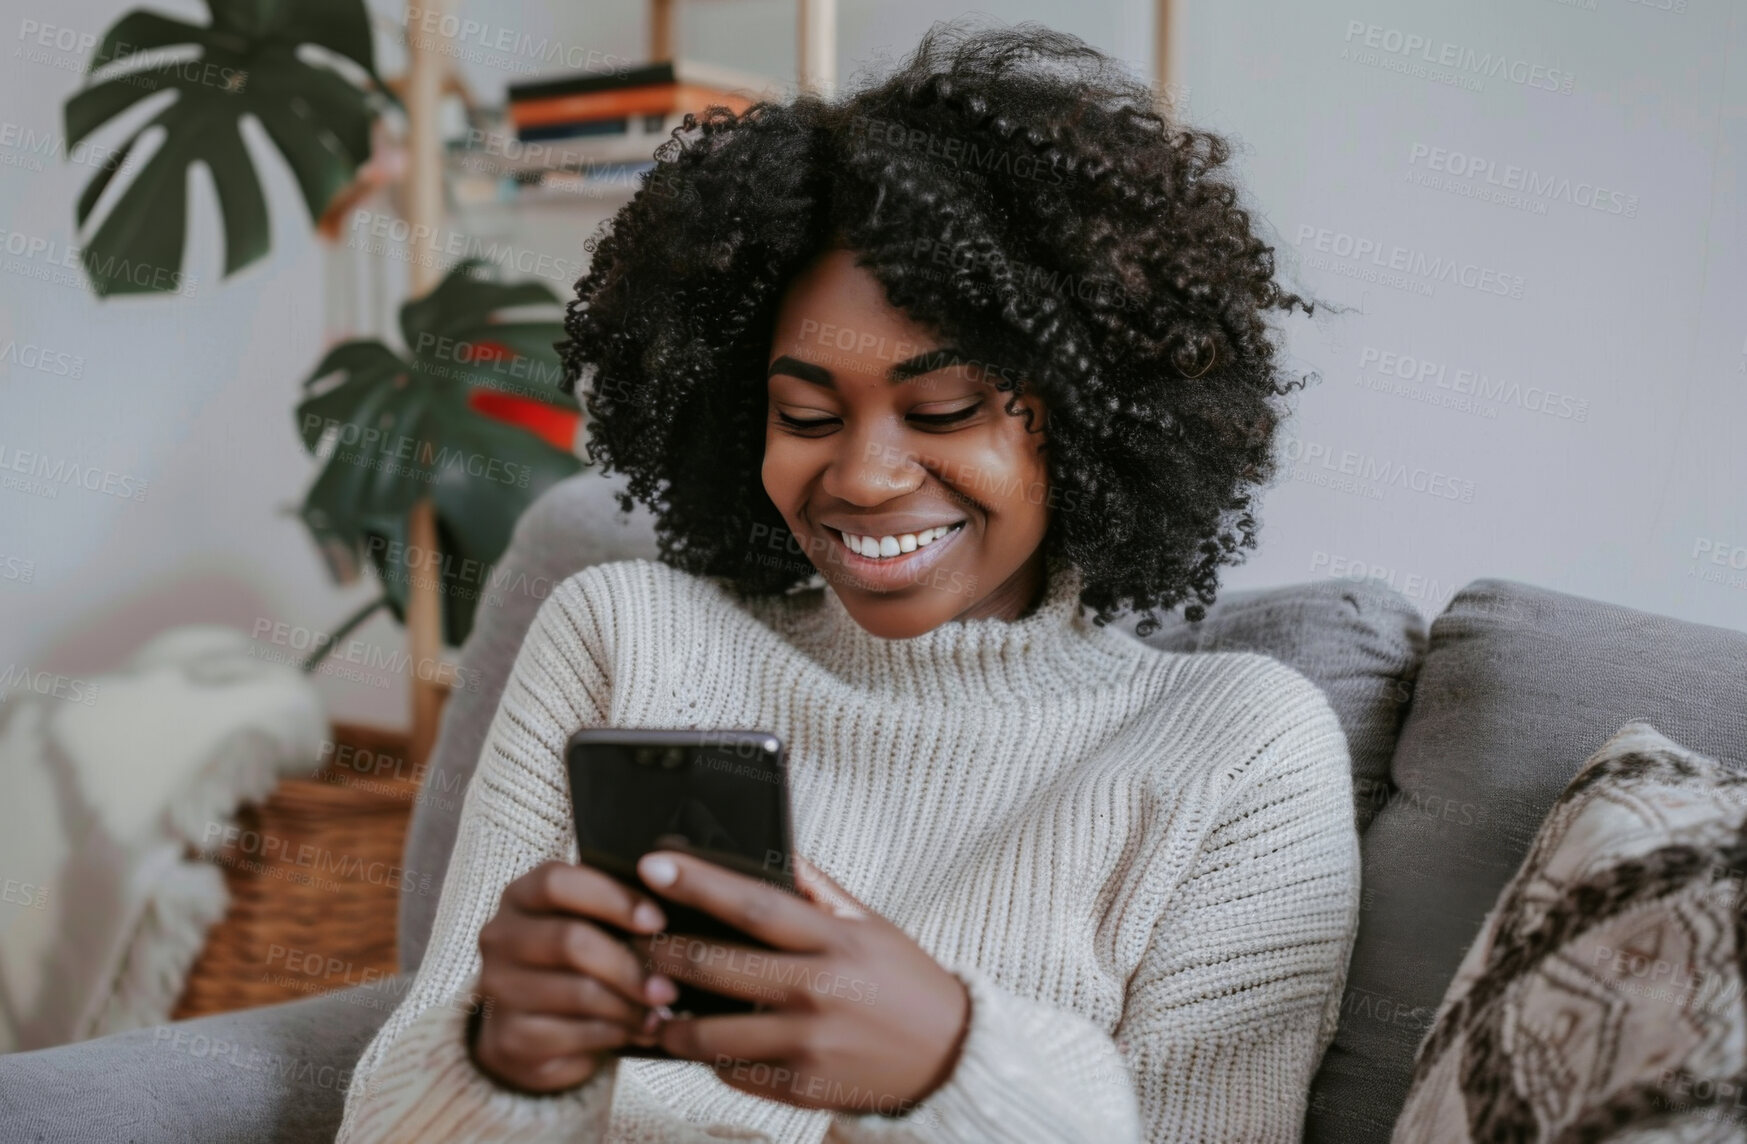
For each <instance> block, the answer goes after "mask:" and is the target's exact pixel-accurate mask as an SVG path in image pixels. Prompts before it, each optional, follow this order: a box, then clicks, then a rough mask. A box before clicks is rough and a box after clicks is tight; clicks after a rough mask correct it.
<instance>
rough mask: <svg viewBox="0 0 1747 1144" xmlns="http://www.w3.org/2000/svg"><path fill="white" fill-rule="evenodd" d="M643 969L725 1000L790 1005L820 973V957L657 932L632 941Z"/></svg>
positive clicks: (688, 935) (691, 935)
mask: <svg viewBox="0 0 1747 1144" xmlns="http://www.w3.org/2000/svg"><path fill="white" fill-rule="evenodd" d="M632 948H633V949H635V950H636V951H637V952H638V953H639V954H641V955H642V956H643V969H644V971H645V972H648V973H659V974H662V975H664V976H666V977H670V978H672V979H673V980H675V981H683V982H685V983H686V984H688V985H695V986H697V987H698V988H700V989H707V990H709V991H710V992H711V993H719V994H721V995H722V996H724V997H737V998H739V999H740V1000H742V1001H761V1002H764V1003H765V1004H768V1005H776V1006H779V1007H784V1008H786V1007H791V1006H793V1005H794V1004H795V1003H796V1001H797V999H798V998H799V997H800V996H801V995H802V994H805V993H807V991H808V990H809V989H810V988H811V987H812V983H813V981H814V979H815V978H817V977H818V976H819V975H820V972H821V967H820V965H819V959H818V958H816V957H812V956H807V955H801V956H796V955H792V954H785V953H780V952H776V951H772V950H768V949H763V948H760V947H758V946H751V945H741V944H739V943H737V942H724V941H717V940H715V939H713V938H705V937H699V936H697V935H696V934H684V933H658V934H656V935H655V936H653V937H640V938H635V939H633V942H632Z"/></svg>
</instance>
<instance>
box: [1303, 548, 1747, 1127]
mask: <svg viewBox="0 0 1747 1144" xmlns="http://www.w3.org/2000/svg"><path fill="white" fill-rule="evenodd" d="M1413 690H1414V694H1413V698H1412V701H1411V702H1410V704H1409V708H1408V715H1407V720H1406V722H1405V724H1404V725H1403V726H1402V729H1401V738H1400V741H1399V742H1398V744H1397V746H1396V750H1395V756H1394V758H1393V760H1392V761H1391V763H1390V779H1391V781H1392V782H1393V784H1394V786H1395V788H1396V790H1395V792H1394V793H1393V794H1392V795H1390V797H1389V800H1388V803H1387V805H1385V806H1384V807H1383V808H1382V809H1381V810H1379V811H1378V813H1377V816H1376V818H1375V819H1374V820H1373V821H1372V823H1371V826H1370V828H1369V829H1368V830H1367V831H1366V832H1365V834H1364V836H1363V839H1362V841H1363V851H1364V892H1363V895H1362V899H1361V915H1360V922H1359V937H1358V941H1357V943H1356V945H1355V947H1354V950H1353V958H1352V961H1351V963H1350V965H1349V970H1348V977H1347V990H1346V998H1345V1001H1344V1006H1343V1011H1342V1014H1341V1024H1340V1028H1339V1030H1338V1032H1337V1033H1336V1035H1335V1041H1334V1044H1333V1045H1332V1046H1331V1047H1330V1049H1329V1051H1328V1053H1327V1054H1325V1055H1324V1057H1323V1061H1322V1067H1321V1069H1320V1070H1319V1072H1318V1074H1317V1077H1316V1080H1315V1082H1314V1084H1313V1085H1312V1089H1311V1107H1310V1113H1309V1116H1308V1118H1307V1121H1306V1136H1305V1139H1306V1140H1309V1141H1341V1142H1342V1144H1346V1142H1349V1141H1350V1142H1355V1144H1365V1142H1368V1141H1375V1142H1382V1141H1386V1140H1388V1139H1389V1135H1390V1131H1391V1128H1392V1127H1393V1125H1394V1122H1395V1119H1396V1117H1397V1115H1398V1114H1399V1113H1400V1111H1401V1107H1402V1103H1403V1100H1404V1099H1405V1097H1406V1095H1407V1089H1408V1082H1409V1078H1410V1075H1411V1073H1412V1068H1413V1056H1414V1050H1415V1048H1416V1047H1417V1046H1418V1044H1419V1042H1420V1039H1421V1038H1422V1037H1423V1036H1424V1035H1425V1032H1426V1030H1427V1029H1428V1028H1429V1026H1430V1024H1431V1019H1432V1016H1433V1015H1434V1013H1435V1012H1436V1010H1437V1006H1438V1002H1439V999H1440V998H1441V997H1442V996H1443V994H1444V990H1445V988H1446V987H1447V986H1448V985H1449V984H1450V981H1451V979H1452V977H1454V975H1455V972H1456V968H1457V966H1458V964H1459V963H1460V962H1461V960H1462V957H1463V954H1464V953H1465V952H1466V951H1467V949H1468V947H1469V945H1470V944H1471V943H1472V942H1473V941H1474V939H1475V936H1476V934H1478V933H1479V931H1480V925H1481V922H1482V921H1483V919H1484V918H1485V916H1486V913H1487V911H1488V910H1490V909H1491V908H1492V906H1493V904H1494V902H1496V901H1497V899H1498V895H1499V892H1500V891H1501V890H1502V889H1503V888H1504V885H1505V883H1506V882H1507V881H1508V880H1509V879H1510V877H1511V875H1512V874H1513V873H1514V872H1515V871H1516V869H1517V867H1518V865H1519V864H1520V863H1521V862H1522V860H1523V856H1524V855H1525V854H1526V853H1527V851H1528V847H1529V842H1530V841H1531V840H1532V839H1533V838H1534V837H1535V833H1536V831H1538V830H1539V829H1540V826H1541V823H1542V821H1543V820H1544V819H1545V817H1546V815H1547V811H1548V810H1549V809H1550V808H1551V807H1552V805H1553V802H1554V800H1555V799H1556V798H1557V797H1558V795H1559V792H1560V791H1562V790H1564V789H1565V785H1566V784H1567V783H1568V782H1570V780H1571V777H1572V775H1573V774H1575V773H1576V771H1577V768H1578V766H1579V765H1580V764H1581V763H1582V761H1583V760H1584V759H1585V758H1587V757H1588V756H1589V755H1590V754H1591V753H1593V752H1594V751H1595V749H1596V748H1597V747H1599V746H1600V745H1601V744H1602V743H1603V742H1605V741H1606V740H1607V739H1608V738H1609V737H1610V736H1611V735H1612V734H1613V733H1614V732H1615V731H1616V730H1617V729H1618V728H1619V727H1620V726H1621V725H1623V724H1625V723H1628V722H1631V721H1633V720H1643V721H1645V722H1648V723H1651V724H1653V725H1654V726H1655V727H1656V728H1657V729H1658V730H1660V731H1662V732H1663V733H1664V734H1666V735H1667V736H1668V737H1669V738H1671V739H1674V740H1676V741H1678V742H1680V743H1682V744H1684V745H1686V746H1687V747H1688V748H1690V749H1691V750H1694V751H1696V752H1698V753H1700V754H1703V755H1708V756H1710V757H1712V758H1715V759H1719V760H1722V761H1723V762H1725V763H1727V764H1730V765H1734V766H1743V765H1747V759H1744V758H1743V753H1744V752H1747V633H1742V632H1737V631H1731V630H1728V629H1726V628H1716V627H1709V626H1706V625H1702V624H1693V623H1686V622H1683V621H1680V620H1675V619H1672V618H1669V617H1667V616H1659V615H1653V614H1651V613H1647V612H1640V611H1636V610H1633V609H1631V608H1624V607H1620V606H1618V605H1614V604H1604V603H1601V602H1599V601H1595V600H1589V599H1584V598H1582V597H1579V596H1572V595H1567V594H1565V593H1561V592H1554V591H1551V590H1549V589H1545V588H1537V587H1533V586H1530V585H1527V584H1520V583H1516V582H1513V581H1508V580H1496V579H1486V580H1476V581H1474V582H1473V583H1472V584H1469V585H1468V586H1467V587H1466V588H1464V589H1463V590H1462V591H1461V592H1459V593H1457V595H1456V597H1455V598H1454V599H1453V600H1452V601H1451V602H1450V605H1449V607H1447V608H1446V609H1445V610H1444V613H1443V614H1442V615H1441V616H1439V617H1438V618H1437V619H1436V620H1435V621H1434V622H1433V624H1432V627H1431V642H1430V644H1429V646H1428V648H1427V650H1426V656H1425V661H1424V663H1423V664H1422V665H1421V667H1420V672H1419V678H1418V681H1417V683H1416V684H1415V686H1414V689H1413Z"/></svg>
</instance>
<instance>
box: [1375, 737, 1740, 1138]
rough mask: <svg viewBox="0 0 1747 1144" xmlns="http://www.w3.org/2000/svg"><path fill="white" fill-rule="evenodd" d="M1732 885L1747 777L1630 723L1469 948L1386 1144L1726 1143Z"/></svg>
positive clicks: (1734, 1009) (1575, 789) (1735, 1027)
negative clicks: (1548, 1143)
mask: <svg viewBox="0 0 1747 1144" xmlns="http://www.w3.org/2000/svg"><path fill="white" fill-rule="evenodd" d="M1744 879H1747V776H1742V775H1740V774H1737V773H1735V772H1733V771H1730V770H1728V769H1727V768H1725V767H1724V766H1723V765H1722V764H1720V763H1718V762H1716V761H1714V760H1712V759H1708V758H1705V757H1704V756H1702V755H1699V754H1696V753H1694V752H1692V751H1689V750H1687V749H1685V748H1684V747H1681V746H1680V745H1678V744H1676V743H1674V742H1672V741H1670V740H1669V739H1667V738H1666V737H1664V736H1663V735H1661V734H1660V733H1659V732H1657V730H1656V729H1655V728H1654V727H1652V726H1651V725H1650V724H1648V723H1644V722H1631V723H1627V724H1626V725H1625V726H1624V727H1622V728H1621V729H1620V730H1619V732H1618V733H1616V734H1615V735H1614V736H1613V737H1612V738H1610V739H1609V740H1608V741H1607V742H1606V743H1605V744H1603V745H1602V747H1601V749H1600V750H1598V751H1597V752H1596V753H1595V754H1594V755H1592V756H1591V757H1590V758H1589V760H1588V761H1587V762H1585V763H1584V765H1583V768H1582V769H1581V770H1580V771H1578V773H1577V775H1576V777H1575V778H1573V779H1572V780H1571V782H1570V784H1569V785H1568V786H1567V787H1566V788H1565V790H1564V792H1563V793H1562V794H1561V795H1560V796H1559V798H1558V799H1557V801H1555V802H1554V804H1553V808H1552V810H1551V812H1550V813H1549V814H1548V815H1547V818H1546V821H1545V822H1544V823H1543V824H1542V826H1541V829H1540V831H1539V832H1538V833H1537V834H1536V836H1535V839H1534V841H1533V843H1532V844H1531V846H1530V849H1529V853H1528V856H1527V857H1526V858H1525V859H1524V860H1523V863H1522V866H1521V867H1520V868H1519V869H1518V871H1517V873H1516V875H1515V877H1513V878H1512V879H1511V880H1510V882H1509V883H1508V884H1507V885H1506V886H1505V889H1504V892H1503V894H1502V895H1501V896H1500V898H1499V900H1498V904H1497V905H1496V906H1495V907H1494V908H1493V910H1492V912H1491V913H1489V914H1488V915H1487V917H1486V921H1485V924H1484V925H1483V926H1482V928H1481V931H1480V936H1479V937H1478V938H1477V939H1476V940H1475V942H1474V944H1473V945H1472V946H1470V947H1469V949H1468V952H1467V956H1466V957H1465V958H1464V959H1463V961H1462V965H1461V968H1460V969H1459V970H1458V971H1457V973H1456V976H1455V979H1454V980H1453V981H1452V982H1451V983H1450V987H1449V990H1448V991H1447V992H1446V993H1445V995H1444V999H1443V1002H1442V1004H1441V1005H1440V1006H1439V1008H1438V1011H1437V1014H1436V1016H1435V1018H1434V1020H1433V1024H1432V1028H1431V1030H1430V1031H1429V1032H1428V1033H1427V1034H1426V1037H1425V1039H1424V1041H1423V1042H1422V1043H1421V1045H1420V1049H1419V1053H1418V1055H1417V1057H1416V1058H1415V1062H1414V1074H1413V1084H1412V1087H1411V1089H1410V1090H1409V1092H1408V1098H1407V1105H1406V1107H1405V1108H1404V1109H1403V1110H1402V1113H1401V1116H1400V1118H1399V1119H1398V1120H1397V1121H1396V1124H1395V1131H1394V1134H1393V1136H1392V1137H1391V1142H1392V1144H1478V1142H1481V1141H1495V1140H1510V1141H1522V1142H1530V1141H1580V1140H1585V1141H1587V1140H1598V1141H1599V1140H1608V1141H1616V1142H1617V1141H1623V1140H1628V1139H1630V1140H1640V1139H1641V1140H1652V1139H1654V1140H1669V1141H1675V1140H1678V1141H1687V1142H1691V1141H1723V1140H1730V1141H1736V1140H1740V1139H1742V1138H1743V1135H1742V1134H1743V1130H1744V1129H1747V1089H1744V1088H1743V1086H1744V1085H1747V999H1744V998H1743V994H1742V980H1743V959H1744V958H1747V924H1744V919H1743V916H1742V906H1743V902H1744V898H1743V887H1744V885H1747V882H1744Z"/></svg>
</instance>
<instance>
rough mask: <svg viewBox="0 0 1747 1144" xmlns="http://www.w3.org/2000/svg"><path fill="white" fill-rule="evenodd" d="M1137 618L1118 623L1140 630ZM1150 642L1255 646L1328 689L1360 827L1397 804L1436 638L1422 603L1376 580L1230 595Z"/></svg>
mask: <svg viewBox="0 0 1747 1144" xmlns="http://www.w3.org/2000/svg"><path fill="white" fill-rule="evenodd" d="M1136 622H1137V619H1136V617H1133V616H1125V617H1123V618H1122V619H1121V620H1119V621H1117V623H1118V626H1120V627H1122V628H1124V629H1125V630H1127V631H1129V632H1132V631H1133V630H1134V628H1135V626H1136ZM1145 639H1146V642H1147V643H1149V644H1151V645H1153V646H1154V647H1158V648H1162V649H1164V650H1165V651H1178V652H1196V651H1251V652H1260V653H1262V654H1264V655H1269V656H1272V657H1273V658H1275V659H1277V660H1280V661H1281V662H1282V663H1284V664H1286V665H1287V666H1288V667H1291V668H1294V669H1296V670H1297V671H1298V672H1299V674H1301V675H1303V676H1304V677H1305V678H1306V679H1309V680H1310V681H1311V682H1312V683H1314V684H1316V685H1317V686H1318V687H1320V688H1322V691H1323V694H1324V695H1326V696H1327V697H1328V701H1329V706H1331V707H1333V708H1334V711H1335V715H1336V716H1337V717H1339V719H1340V721H1341V728H1342V729H1343V730H1344V731H1346V733H1347V750H1348V753H1349V754H1350V755H1351V756H1352V764H1353V799H1354V802H1355V806H1354V813H1355V814H1356V815H1357V817H1358V822H1359V829H1360V830H1361V831H1363V830H1364V829H1365V828H1366V826H1367V825H1368V824H1369V823H1370V821H1371V818H1372V816H1373V815H1374V814H1375V813H1376V812H1377V808H1378V807H1380V806H1382V805H1384V804H1385V803H1386V802H1387V801H1388V796H1389V793H1390V789H1391V788H1390V787H1389V759H1390V757H1391V756H1392V755H1393V754H1394V753H1395V738H1396V735H1397V734H1398V732H1399V731H1400V729H1401V722H1402V719H1403V718H1404V717H1405V715H1406V713H1407V700H1408V698H1409V697H1411V696H1412V694H1413V680H1414V676H1415V673H1417V672H1418V670H1419V661H1420V656H1421V655H1422V654H1423V653H1424V650H1425V643H1426V625H1425V620H1424V618H1423V617H1422V616H1421V615H1420V613H1419V609H1418V608H1415V607H1414V606H1413V604H1412V603H1410V602H1409V601H1408V599H1407V598H1406V597H1405V596H1403V595H1402V594H1401V593H1399V592H1397V591H1395V590H1394V589H1392V588H1389V587H1386V586H1383V585H1380V584H1377V583H1375V582H1366V583H1352V582H1347V581H1341V580H1318V581H1314V582H1311V583H1306V584H1290V585H1287V586H1285V587H1281V588H1250V589H1244V590H1240V591H1235V592H1225V593H1222V594H1221V595H1220V597H1219V599H1218V600H1217V601H1215V602H1214V604H1213V605H1212V606H1211V607H1210V608H1208V609H1207V615H1206V616H1205V617H1203V618H1202V619H1201V620H1200V621H1199V622H1196V623H1190V622H1189V621H1187V620H1185V619H1183V618H1182V617H1181V616H1172V617H1169V618H1167V619H1166V620H1165V621H1164V622H1163V623H1162V624H1160V626H1159V629H1158V630H1157V631H1155V632H1154V633H1153V634H1152V635H1150V636H1147V637H1145Z"/></svg>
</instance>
